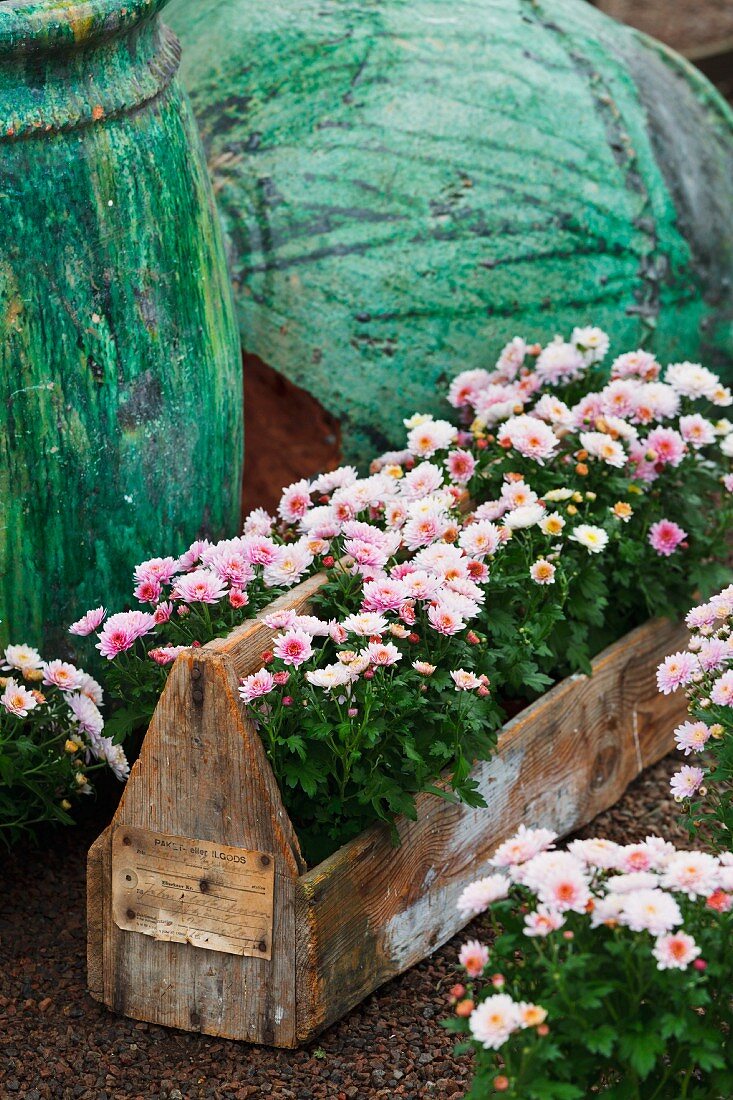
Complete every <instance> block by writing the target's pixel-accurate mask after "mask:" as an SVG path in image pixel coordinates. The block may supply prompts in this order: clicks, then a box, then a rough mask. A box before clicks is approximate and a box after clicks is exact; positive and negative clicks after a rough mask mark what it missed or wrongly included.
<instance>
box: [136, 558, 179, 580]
mask: <svg viewBox="0 0 733 1100" xmlns="http://www.w3.org/2000/svg"><path fill="white" fill-rule="evenodd" d="M180 567H181V565H180V561H179V560H178V559H177V558H171V557H167V558H150V559H149V560H148V561H143V562H140V564H139V565H136V566H135V573H134V577H135V580H136V581H137V582H138V584H142V583H144V582H146V581H157V582H158V583H159V584H167V583H168V581H169V580H170V579H171V577H172V576H173V574H174V573H176V572H177V571H178V569H180Z"/></svg>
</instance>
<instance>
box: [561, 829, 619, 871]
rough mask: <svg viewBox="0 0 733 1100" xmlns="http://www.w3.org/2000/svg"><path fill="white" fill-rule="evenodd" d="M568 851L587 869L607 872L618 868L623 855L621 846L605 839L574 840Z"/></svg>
mask: <svg viewBox="0 0 733 1100" xmlns="http://www.w3.org/2000/svg"><path fill="white" fill-rule="evenodd" d="M568 851H569V852H570V854H571V855H572V856H574V857H575V859H579V860H580V861H581V863H584V864H585V865H586V866H587V867H596V868H598V869H599V870H602V871H607V870H610V869H611V868H614V867H616V865H617V863H618V860H619V856H620V853H621V847H620V845H618V844H616V843H615V841H613V840H605V839H604V838H603V837H589V838H588V840H573V841H571V843H570V844H568Z"/></svg>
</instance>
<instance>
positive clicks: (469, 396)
mask: <svg viewBox="0 0 733 1100" xmlns="http://www.w3.org/2000/svg"><path fill="white" fill-rule="evenodd" d="M490 380H491V379H490V376H489V372H488V371H487V370H482V369H481V368H479V369H477V370H464V371H462V372H461V373H460V374H457V375H456V377H455V378H454V379H453V381H452V382H451V384H450V386H449V388H448V401H449V402H450V404H451V405H452V406H453V408H454V409H461V408H463V406H464V405H474V404H475V403H476V397H477V395H478V394H479V393H480V392H481V390H482V389H485V388H486V386H488V385H489V383H490Z"/></svg>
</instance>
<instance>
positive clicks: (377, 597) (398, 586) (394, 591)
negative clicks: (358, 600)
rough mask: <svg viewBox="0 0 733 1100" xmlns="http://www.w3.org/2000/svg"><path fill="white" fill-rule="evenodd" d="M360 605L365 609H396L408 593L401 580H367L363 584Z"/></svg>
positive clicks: (400, 605)
mask: <svg viewBox="0 0 733 1100" xmlns="http://www.w3.org/2000/svg"><path fill="white" fill-rule="evenodd" d="M363 592H364V598H363V601H362V607H363V608H364V610H365V611H377V612H380V611H398V610H399V609H400V608H401V607H402V605H403V603H404V602H405V600H406V599H407V598H408V596H409V595H410V593H409V592H408V590H407V588H406V586H405V585H404V584H403V582H402V581H399V580H390V579H389V578H387V579H385V580H383V581H368V582H367V583H366V584H365V585H364V589H363Z"/></svg>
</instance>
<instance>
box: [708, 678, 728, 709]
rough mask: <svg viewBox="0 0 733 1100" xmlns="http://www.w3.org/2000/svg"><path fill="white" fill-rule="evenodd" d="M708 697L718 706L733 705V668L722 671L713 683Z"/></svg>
mask: <svg viewBox="0 0 733 1100" xmlns="http://www.w3.org/2000/svg"><path fill="white" fill-rule="evenodd" d="M710 698H711V699H712V701H713V702H714V703H715V705H716V706H719V707H733V670H729V671H728V672H724V673H723V675H722V676H721V677H720V678H719V679H718V680H717V681H716V682H715V684H714V685H713V690H712V691H711V692H710Z"/></svg>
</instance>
